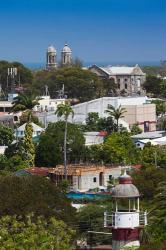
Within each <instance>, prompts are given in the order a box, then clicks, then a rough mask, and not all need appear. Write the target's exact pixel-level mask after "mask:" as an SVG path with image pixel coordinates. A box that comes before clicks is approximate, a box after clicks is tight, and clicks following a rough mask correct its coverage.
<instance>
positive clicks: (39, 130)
mask: <svg viewBox="0 0 166 250" xmlns="http://www.w3.org/2000/svg"><path fill="white" fill-rule="evenodd" d="M26 124H27V123H24V124H23V125H21V126H20V127H19V128H17V129H15V136H16V137H17V138H23V137H24V136H25V126H26ZM31 125H32V128H33V134H32V137H33V138H34V137H38V136H39V135H40V134H41V133H42V132H43V131H44V129H43V128H41V127H39V126H38V125H36V124H35V123H33V122H32V123H31Z"/></svg>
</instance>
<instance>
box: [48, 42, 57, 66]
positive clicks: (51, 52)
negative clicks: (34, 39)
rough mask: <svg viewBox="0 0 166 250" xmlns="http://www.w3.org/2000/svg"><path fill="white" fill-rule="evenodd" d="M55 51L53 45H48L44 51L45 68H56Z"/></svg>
mask: <svg viewBox="0 0 166 250" xmlns="http://www.w3.org/2000/svg"><path fill="white" fill-rule="evenodd" d="M56 56H57V52H56V49H55V48H54V47H53V46H49V47H48V49H47V52H46V69H47V70H53V69H55V68H57V61H56Z"/></svg>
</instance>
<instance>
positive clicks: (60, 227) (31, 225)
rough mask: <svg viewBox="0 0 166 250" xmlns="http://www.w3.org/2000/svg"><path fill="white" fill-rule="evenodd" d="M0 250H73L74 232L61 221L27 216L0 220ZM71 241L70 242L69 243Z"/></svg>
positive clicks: (4, 217) (6, 217) (7, 217)
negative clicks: (22, 218)
mask: <svg viewBox="0 0 166 250" xmlns="http://www.w3.org/2000/svg"><path fill="white" fill-rule="evenodd" d="M0 225H1V231H0V240H1V250H11V249H12V250H18V249H19V250H34V249H38V250H45V249H48V250H73V249H74V247H73V246H72V245H73V244H72V242H73V241H74V240H73V237H74V236H75V232H74V230H71V229H70V228H69V227H68V226H67V225H66V224H65V223H64V222H63V221H60V220H56V219H55V218H53V217H52V218H50V219H49V220H46V219H45V218H43V217H41V216H40V217H37V218H35V217H34V216H33V215H27V216H26V218H24V220H21V218H20V217H16V216H3V217H1V218H0ZM71 240H72V242H71Z"/></svg>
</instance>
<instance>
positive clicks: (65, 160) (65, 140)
mask: <svg viewBox="0 0 166 250" xmlns="http://www.w3.org/2000/svg"><path fill="white" fill-rule="evenodd" d="M66 144H67V119H65V133H64V175H65V180H67V155H66Z"/></svg>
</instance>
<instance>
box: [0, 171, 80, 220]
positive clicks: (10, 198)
mask: <svg viewBox="0 0 166 250" xmlns="http://www.w3.org/2000/svg"><path fill="white" fill-rule="evenodd" d="M0 197H1V199H0V216H4V215H18V216H20V215H22V216H25V215H27V214H29V213H34V214H35V215H36V216H38V215H43V216H45V217H46V218H47V217H51V216H55V218H57V219H61V220H63V221H65V222H66V223H68V222H70V221H71V220H74V216H75V209H74V208H72V207H71V204H70V201H69V200H68V199H67V198H66V196H65V194H64V192H63V191H62V190H61V189H60V188H57V187H56V186H55V185H54V183H52V182H50V180H48V179H46V178H43V177H38V176H21V177H17V176H6V177H0Z"/></svg>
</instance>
